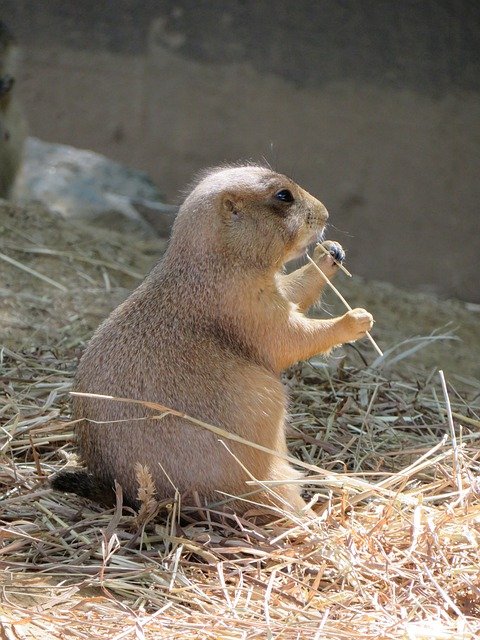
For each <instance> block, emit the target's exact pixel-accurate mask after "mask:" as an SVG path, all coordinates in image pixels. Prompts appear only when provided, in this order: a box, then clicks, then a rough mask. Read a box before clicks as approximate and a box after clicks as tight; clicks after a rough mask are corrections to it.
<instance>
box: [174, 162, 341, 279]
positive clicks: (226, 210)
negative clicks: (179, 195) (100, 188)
mask: <svg viewBox="0 0 480 640" xmlns="http://www.w3.org/2000/svg"><path fill="white" fill-rule="evenodd" d="M327 218H328V212H327V210H326V208H325V207H324V205H323V204H322V203H321V202H319V201H318V200H317V199H316V198H314V197H313V196H311V195H310V194H309V193H307V192H306V191H304V190H303V189H302V188H301V187H299V186H298V185H297V184H296V183H295V182H293V181H292V180H291V179H290V178H287V177H286V176H284V175H281V174H279V173H275V172H274V171H272V170H271V169H267V168H265V167H260V166H241V167H226V168H219V169H214V170H212V171H210V172H208V173H206V174H204V177H203V179H201V180H200V182H198V183H197V185H196V186H195V187H194V189H193V190H192V191H191V193H190V194H189V195H188V196H187V198H186V200H185V202H184V204H183V205H182V207H181V208H180V211H179V213H178V216H177V220H176V222H175V225H174V229H173V236H172V243H174V242H175V243H177V244H178V242H179V241H181V242H182V244H183V242H184V241H185V240H186V238H188V241H189V242H190V243H191V244H192V249H193V251H194V253H197V252H196V251H195V248H194V247H195V245H196V247H197V249H198V250H199V251H200V252H202V253H205V252H206V253H207V254H209V255H211V254H212V253H217V254H218V256H220V257H222V256H224V257H225V259H226V260H230V261H232V262H235V263H236V264H240V265H244V266H245V267H246V268H248V267H249V266H253V267H258V268H260V269H270V268H277V269H278V268H280V267H281V266H282V265H283V264H284V263H285V262H287V261H288V260H291V259H292V258H295V257H297V256H299V255H301V254H302V253H303V252H304V251H305V249H306V248H307V246H308V245H309V244H311V243H312V242H314V241H315V240H318V239H320V237H321V234H322V232H323V229H324V227H325V223H326V221H327Z"/></svg>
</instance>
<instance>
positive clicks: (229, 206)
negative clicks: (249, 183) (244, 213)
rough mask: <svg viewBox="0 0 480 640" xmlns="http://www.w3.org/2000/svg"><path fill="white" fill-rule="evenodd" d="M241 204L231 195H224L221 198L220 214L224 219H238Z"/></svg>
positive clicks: (238, 199) (239, 200)
mask: <svg viewBox="0 0 480 640" xmlns="http://www.w3.org/2000/svg"><path fill="white" fill-rule="evenodd" d="M241 208H242V202H241V199H240V198H238V197H237V196H236V195H234V194H233V193H225V194H224V195H223V197H222V212H223V214H224V216H225V217H232V216H234V217H239V216H240V215H241Z"/></svg>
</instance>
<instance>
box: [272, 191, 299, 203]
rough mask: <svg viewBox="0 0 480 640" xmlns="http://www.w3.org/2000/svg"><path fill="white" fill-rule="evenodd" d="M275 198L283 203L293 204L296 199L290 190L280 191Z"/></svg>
mask: <svg viewBox="0 0 480 640" xmlns="http://www.w3.org/2000/svg"><path fill="white" fill-rule="evenodd" d="M275 198H276V199H277V200H281V201H282V202H293V201H294V199H295V198H294V197H293V195H292V192H291V191H289V190H288V189H280V191H277V193H276V194H275Z"/></svg>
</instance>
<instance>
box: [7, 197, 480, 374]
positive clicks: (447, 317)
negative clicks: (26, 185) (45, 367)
mask: <svg viewBox="0 0 480 640" xmlns="http://www.w3.org/2000/svg"><path fill="white" fill-rule="evenodd" d="M165 246H166V243H165V241H164V240H159V239H156V240H152V241H151V242H145V241H144V240H142V239H140V238H136V237H135V236H134V235H132V234H129V235H128V237H127V236H122V235H121V234H118V233H114V232H106V231H102V230H100V229H98V228H95V229H91V228H88V227H87V226H82V225H81V224H79V223H73V222H71V221H68V222H67V221H66V220H64V219H63V218H62V217H60V216H57V215H55V214H53V213H51V212H48V211H46V210H45V209H44V208H42V207H41V206H39V205H31V206H28V207H26V208H20V207H14V206H11V205H9V204H7V203H2V204H0V296H1V300H2V304H1V305H0V342H1V343H2V344H3V345H4V346H6V347H9V348H36V347H40V346H41V347H45V346H48V347H49V348H52V349H60V350H69V349H75V348H77V347H81V346H82V345H83V344H84V342H85V341H86V340H88V338H89V337H90V335H91V334H92V332H93V330H94V329H95V327H96V326H97V325H98V324H99V323H100V322H101V320H102V319H103V318H105V316H106V315H107V314H108V313H109V311H110V310H111V309H112V308H114V307H115V306H116V305H117V304H119V303H120V302H121V301H122V300H123V299H124V298H125V297H126V296H127V295H128V293H129V292H130V291H131V290H132V289H133V288H134V287H135V286H136V285H137V284H138V282H139V281H140V280H141V279H142V278H143V276H144V275H145V274H146V273H147V271H148V270H149V269H150V267H151V266H152V265H153V264H154V262H155V261H156V260H157V259H158V258H159V257H160V256H161V254H162V252H163V250H164V249H165ZM347 248H348V247H347ZM348 266H349V267H350V269H351V270H352V271H353V272H354V271H355V265H354V264H349V265H348ZM336 283H337V286H338V287H339V288H340V290H341V291H342V292H343V294H344V295H345V297H346V298H347V300H349V302H350V304H351V305H352V306H363V307H366V308H367V309H368V310H369V311H371V312H372V313H373V314H374V317H375V319H376V324H375V328H374V331H373V334H374V336H375V338H376V340H377V341H378V343H379V344H380V346H381V347H382V349H384V350H387V349H389V348H391V347H394V346H395V345H397V344H398V343H402V342H403V341H405V340H409V339H412V338H414V337H415V336H428V335H430V334H436V335H437V337H438V336H445V335H447V334H451V336H450V337H451V338H455V339H432V340H431V341H429V343H428V346H426V347H425V348H423V349H421V350H420V351H418V352H417V353H415V354H413V355H412V356H410V357H409V358H407V359H405V360H404V361H403V364H407V365H408V364H409V363H411V364H414V365H415V366H418V365H419V364H421V365H422V366H424V367H426V368H428V369H433V368H443V369H444V370H445V372H446V374H447V376H449V377H451V378H452V381H456V383H457V384H458V385H459V386H463V385H464V384H467V385H468V386H471V384H474V385H475V379H477V380H478V379H480V307H476V306H474V305H468V304H466V303H463V302H460V301H455V300H440V299H438V298H436V297H435V296H432V295H426V294H422V293H418V292H407V291H403V290H400V289H398V288H395V287H393V286H392V285H389V284H386V283H382V282H365V281H363V280H362V279H361V278H359V277H354V278H353V279H351V280H349V279H348V278H347V277H346V276H344V275H343V274H339V276H338V277H337V280H336ZM322 306H323V309H322V311H321V313H322V314H323V315H325V314H326V315H329V314H331V313H336V312H342V307H341V305H340V303H339V302H338V301H337V299H336V298H335V297H334V296H333V294H328V295H326V297H325V299H324V303H323V305H322ZM415 344H416V343H415V342H408V343H407V344H404V345H402V346H401V347H399V348H398V349H397V351H406V350H408V349H410V348H411V347H413V346H415ZM359 346H360V347H361V348H362V349H363V345H359ZM365 348H366V349H367V353H368V355H367V361H368V362H372V360H374V359H375V354H374V352H373V351H371V353H370V352H368V350H369V346H368V343H366V344H365ZM347 351H348V352H350V353H351V354H352V355H353V357H355V350H354V349H353V348H352V347H347ZM395 353H396V352H394V353H393V354H392V356H391V357H394V356H395ZM341 354H342V350H339V351H337V352H336V353H335V354H334V356H333V360H335V359H336V358H337V357H339V356H340V355H341ZM477 384H478V383H477Z"/></svg>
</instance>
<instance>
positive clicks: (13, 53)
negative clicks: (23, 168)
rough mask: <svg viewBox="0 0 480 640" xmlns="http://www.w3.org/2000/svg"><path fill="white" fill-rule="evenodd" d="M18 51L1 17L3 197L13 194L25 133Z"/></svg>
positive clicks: (0, 176)
mask: <svg viewBox="0 0 480 640" xmlns="http://www.w3.org/2000/svg"><path fill="white" fill-rule="evenodd" d="M17 53H18V51H17V47H16V44H15V39H14V38H13V36H12V34H11V33H10V31H9V30H8V28H7V26H6V25H5V24H4V23H3V22H1V21H0V198H8V197H9V196H10V195H11V191H12V187H13V184H14V182H15V177H16V175H17V171H18V169H19V167H20V164H21V161H22V151H23V143H24V141H25V136H26V127H25V121H24V118H23V114H22V112H21V110H20V107H19V106H18V103H17V100H16V99H15V95H14V94H15V91H14V84H15V77H14V74H15V70H16V58H17Z"/></svg>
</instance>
